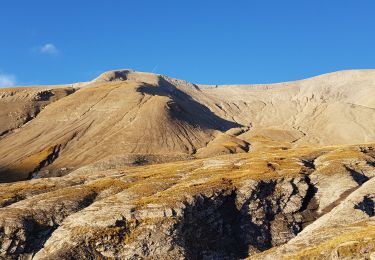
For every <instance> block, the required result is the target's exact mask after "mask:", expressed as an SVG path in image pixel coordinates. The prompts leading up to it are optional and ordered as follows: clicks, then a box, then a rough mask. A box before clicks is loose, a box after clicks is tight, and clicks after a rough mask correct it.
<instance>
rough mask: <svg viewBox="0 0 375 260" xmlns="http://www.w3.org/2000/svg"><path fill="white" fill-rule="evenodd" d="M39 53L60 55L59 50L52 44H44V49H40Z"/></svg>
mask: <svg viewBox="0 0 375 260" xmlns="http://www.w3.org/2000/svg"><path fill="white" fill-rule="evenodd" d="M39 51H40V52H41V53H45V54H57V53H59V50H58V49H57V48H56V46H55V45H53V44H52V43H46V44H44V45H43V46H42V47H40V49H39Z"/></svg>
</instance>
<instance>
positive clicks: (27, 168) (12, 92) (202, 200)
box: [0, 70, 375, 259]
mask: <svg viewBox="0 0 375 260" xmlns="http://www.w3.org/2000/svg"><path fill="white" fill-rule="evenodd" d="M374 94H375V71H374V70H364V71H343V72H336V73H332V74H327V75H322V76H318V77H314V78H310V79H306V80H301V81H295V82H287V83H280V84H267V85H238V86H216V85H213V86H208V85H196V84H192V83H189V82H186V81H182V80H177V79H173V78H170V77H166V76H162V75H156V74H151V73H142V72H135V71H132V70H118V71H109V72H106V73H103V74H102V75H100V76H99V77H98V78H96V79H95V80H93V81H91V82H86V83H82V84H73V85H64V86H47V87H29V88H14V89H2V90H1V92H0V97H1V98H0V109H1V112H0V134H1V136H0V182H3V184H0V206H1V208H0V258H4V259H31V258H32V259H244V258H248V257H249V258H250V259H283V258H286V259H341V258H343V259H345V258H347V259H370V257H375V253H374V251H375V244H374V242H373V241H375V228H374V227H375V226H374V225H375V219H374V217H375V206H374V204H375V195H374V194H375V183H374V180H375V179H374V178H373V177H374V176H375V144H374V143H375V95H374Z"/></svg>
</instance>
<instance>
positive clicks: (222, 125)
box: [138, 77, 242, 131]
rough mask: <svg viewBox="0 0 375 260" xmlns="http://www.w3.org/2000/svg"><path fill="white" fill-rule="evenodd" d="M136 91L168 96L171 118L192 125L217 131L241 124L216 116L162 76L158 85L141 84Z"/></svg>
mask: <svg viewBox="0 0 375 260" xmlns="http://www.w3.org/2000/svg"><path fill="white" fill-rule="evenodd" d="M138 91H139V92H142V93H145V94H149V95H154V96H165V97H169V98H170V99H171V101H170V102H169V103H168V106H169V109H170V115H171V116H172V118H174V119H177V120H183V121H185V122H186V123H188V124H190V125H192V126H194V127H199V128H202V129H214V130H219V131H227V130H229V129H231V128H234V127H242V125H240V124H238V123H236V122H231V121H228V120H225V119H223V118H221V117H218V116H217V115H215V114H214V113H213V112H212V111H211V110H210V109H208V108H207V107H206V106H204V105H202V104H200V103H199V102H197V101H195V100H194V99H193V98H192V97H191V96H189V95H188V94H186V93H185V92H183V91H181V90H179V89H178V88H177V87H176V86H174V85H173V84H171V83H170V82H168V81H167V80H165V79H163V78H162V77H160V78H159V83H158V86H153V85H149V84H143V85H142V86H141V87H140V88H138Z"/></svg>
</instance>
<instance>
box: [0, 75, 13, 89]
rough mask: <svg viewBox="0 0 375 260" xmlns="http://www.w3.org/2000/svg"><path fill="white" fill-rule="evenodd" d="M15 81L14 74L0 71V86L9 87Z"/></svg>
mask: <svg viewBox="0 0 375 260" xmlns="http://www.w3.org/2000/svg"><path fill="white" fill-rule="evenodd" d="M16 83H17V80H16V77H15V76H14V75H10V74H3V73H0V87H11V86H14V85H16Z"/></svg>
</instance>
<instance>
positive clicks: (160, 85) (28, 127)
mask: <svg viewBox="0 0 375 260" xmlns="http://www.w3.org/2000/svg"><path fill="white" fill-rule="evenodd" d="M75 89H76V90H77V91H75V92H74V91H73V90H72V89H67V88H55V89H52V88H46V89H45V90H43V91H44V92H43V91H42V90H40V89H39V88H28V89H4V90H2V95H1V96H2V99H1V100H0V106H2V107H4V110H2V118H1V119H2V120H1V129H0V130H1V131H2V132H3V133H8V134H6V135H3V136H2V138H1V139H0V181H3V182H4V181H13V180H20V179H26V178H30V177H32V176H38V175H39V176H53V175H62V174H66V173H68V172H69V171H71V170H72V169H75V168H77V167H81V166H84V165H86V164H89V163H93V162H97V163H100V162H101V163H103V164H107V165H109V164H112V165H114V166H116V165H123V164H132V163H135V164H142V163H146V162H163V161H170V160H181V159H189V158H194V157H198V158H199V157H208V156H214V155H220V154H227V153H237V152H248V151H249V150H257V149H260V150H266V149H268V148H270V149H290V148H292V147H295V146H299V145H304V144H317V145H332V144H350V143H364V142H370V141H373V140H375V95H374V93H375V71H373V70H363V71H343V72H337V73H332V74H327V75H322V76H318V77H315V78H310V79H306V80H301V81H296V82H289V83H280V84H269V85H239V86H203V85H194V84H191V83H189V82H186V81H182V80H176V79H172V78H169V77H166V76H161V75H156V74H150V73H141V72H135V71H132V70H119V71H110V72H106V73H104V74H102V75H101V76H99V77H98V78H97V79H95V80H93V81H92V82H91V83H88V84H85V85H82V86H80V87H77V88H75ZM73 92H74V93H73ZM68 94H71V95H68ZM55 100H56V101H55ZM51 101H55V102H51ZM14 104H16V107H14V106H13V105H14ZM42 107H45V109H43V110H42V111H41V108H42ZM10 110H12V111H10ZM7 111H8V112H7ZM40 111H41V112H40ZM39 112H40V113H39ZM14 113H17V116H15V115H13V114H14ZM36 115H37V116H36ZM26 122H28V123H27V124H25V123H26ZM23 124H25V125H23ZM20 126H22V127H21V128H19V129H18V130H17V131H14V132H12V131H11V130H12V129H14V128H17V127H20Z"/></svg>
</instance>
